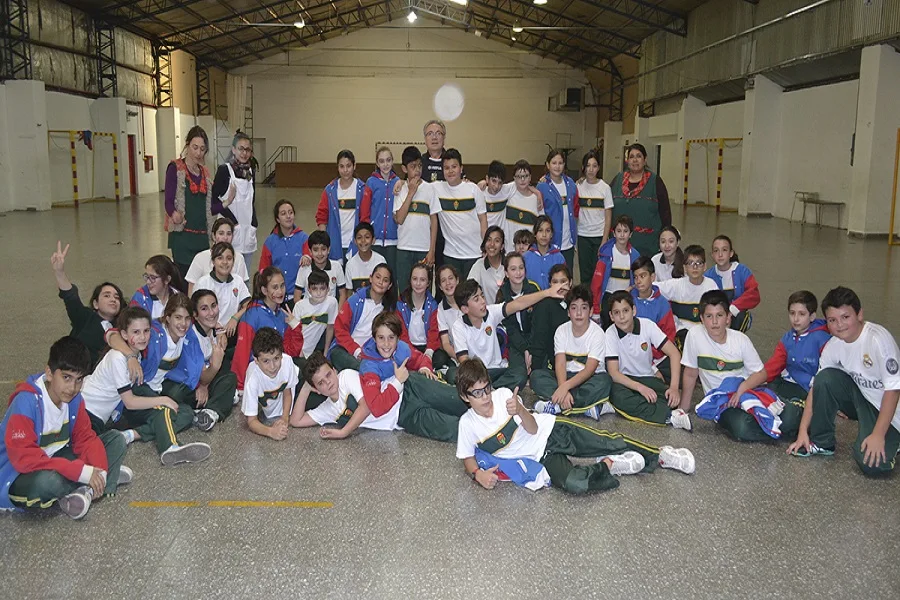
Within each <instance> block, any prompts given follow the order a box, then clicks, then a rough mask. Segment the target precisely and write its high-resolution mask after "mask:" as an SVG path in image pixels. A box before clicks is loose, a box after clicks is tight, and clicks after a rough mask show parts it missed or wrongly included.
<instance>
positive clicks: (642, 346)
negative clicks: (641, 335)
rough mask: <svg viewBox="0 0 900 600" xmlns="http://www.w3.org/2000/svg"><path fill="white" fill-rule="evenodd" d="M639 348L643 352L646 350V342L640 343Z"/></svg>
mask: <svg viewBox="0 0 900 600" xmlns="http://www.w3.org/2000/svg"><path fill="white" fill-rule="evenodd" d="M641 350H643V351H644V352H646V351H647V342H644V343H642V344H641Z"/></svg>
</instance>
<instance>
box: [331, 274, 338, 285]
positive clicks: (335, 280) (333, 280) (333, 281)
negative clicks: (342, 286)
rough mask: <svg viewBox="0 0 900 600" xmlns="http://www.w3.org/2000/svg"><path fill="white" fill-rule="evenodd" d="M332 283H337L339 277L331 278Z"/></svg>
mask: <svg viewBox="0 0 900 600" xmlns="http://www.w3.org/2000/svg"><path fill="white" fill-rule="evenodd" d="M331 283H337V277H335V276H333V275H332V277H331Z"/></svg>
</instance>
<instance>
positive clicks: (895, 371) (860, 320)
mask: <svg viewBox="0 0 900 600" xmlns="http://www.w3.org/2000/svg"><path fill="white" fill-rule="evenodd" d="M822 313H823V314H824V315H825V320H826V322H827V323H828V331H829V332H830V333H831V335H832V336H834V337H832V338H831V340H830V341H829V342H828V343H827V344H825V348H824V349H823V350H822V355H821V356H820V357H819V372H818V373H817V374H816V377H815V379H814V380H813V385H812V389H810V391H809V395H808V396H807V397H806V407H805V408H804V410H803V419H802V420H801V422H800V433H799V434H798V436H797V441H796V442H794V443H793V444H791V445H790V447H788V452H789V453H793V454H797V455H799V456H811V455H813V454H822V455H831V454H834V451H835V448H836V443H837V442H836V440H835V435H834V419H835V417H836V416H837V412H838V411H841V412H842V413H844V414H845V415H847V416H848V417H850V418H851V419H854V420H856V421H857V422H858V423H859V431H858V433H857V435H856V441H855V442H853V456H854V458H855V459H856V463H857V464H858V465H859V468H860V469H862V472H863V473H865V474H866V475H878V474H883V473H887V472H890V471H892V470H893V469H894V466H895V465H896V457H897V452H898V449H900V409H898V399H900V350H898V348H897V342H896V340H894V337H893V336H892V335H891V333H890V332H889V331H888V330H887V329H885V328H884V327H882V326H881V325H876V324H875V323H871V322H869V321H866V320H865V318H864V317H863V311H862V305H861V303H860V300H859V296H857V295H856V292H854V291H853V290H851V289H848V288H845V287H837V288H834V289H833V290H831V291H829V292H828V293H827V294H826V295H825V298H823V299H822Z"/></svg>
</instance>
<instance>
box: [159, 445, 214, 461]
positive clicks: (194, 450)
mask: <svg viewBox="0 0 900 600" xmlns="http://www.w3.org/2000/svg"><path fill="white" fill-rule="evenodd" d="M210 454H212V449H211V448H210V447H209V444H204V443H203V442H191V443H190V444H184V445H183V446H179V445H177V444H173V445H171V446H169V449H168V450H166V451H165V452H163V453H162V454H160V455H159V460H160V462H162V464H163V465H165V466H167V467H171V466H173V465H177V464H181V463H195V462H202V461H204V460H206V459H207V458H209V455H210Z"/></svg>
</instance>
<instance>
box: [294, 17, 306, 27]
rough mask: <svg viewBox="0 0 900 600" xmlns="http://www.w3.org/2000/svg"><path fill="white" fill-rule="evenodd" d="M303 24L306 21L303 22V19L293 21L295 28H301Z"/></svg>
mask: <svg viewBox="0 0 900 600" xmlns="http://www.w3.org/2000/svg"><path fill="white" fill-rule="evenodd" d="M304 26H306V23H304V22H303V19H300V20H299V21H294V27H296V28H297V29H303V27H304Z"/></svg>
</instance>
